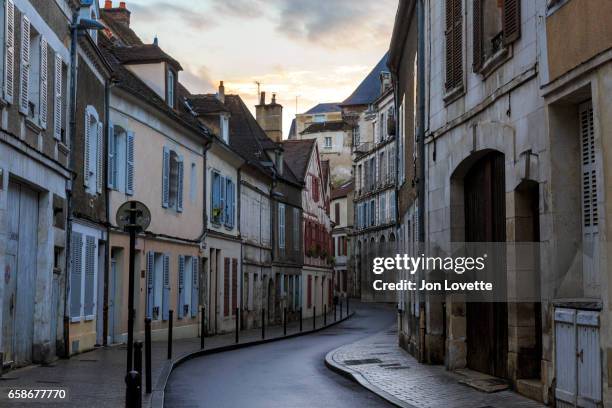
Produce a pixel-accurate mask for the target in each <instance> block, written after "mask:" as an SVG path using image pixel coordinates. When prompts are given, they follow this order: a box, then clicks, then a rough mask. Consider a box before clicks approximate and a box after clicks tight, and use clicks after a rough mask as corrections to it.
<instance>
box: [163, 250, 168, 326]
mask: <svg viewBox="0 0 612 408" xmlns="http://www.w3.org/2000/svg"><path fill="white" fill-rule="evenodd" d="M162 279H163V285H164V286H163V292H162V319H163V320H168V319H169V317H170V313H169V311H170V308H169V305H170V255H167V254H164V255H163V256H162Z"/></svg>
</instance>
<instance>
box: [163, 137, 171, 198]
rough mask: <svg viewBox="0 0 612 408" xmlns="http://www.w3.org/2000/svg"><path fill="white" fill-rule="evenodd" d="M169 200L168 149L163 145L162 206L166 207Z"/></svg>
mask: <svg viewBox="0 0 612 408" xmlns="http://www.w3.org/2000/svg"><path fill="white" fill-rule="evenodd" d="M169 202H170V149H168V148H167V147H166V146H164V154H163V158H162V207H164V208H168V203H169Z"/></svg>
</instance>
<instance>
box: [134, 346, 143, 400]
mask: <svg viewBox="0 0 612 408" xmlns="http://www.w3.org/2000/svg"><path fill="white" fill-rule="evenodd" d="M134 371H136V372H138V391H139V392H138V401H139V402H138V404H139V405H138V406H142V342H141V341H136V342H134Z"/></svg>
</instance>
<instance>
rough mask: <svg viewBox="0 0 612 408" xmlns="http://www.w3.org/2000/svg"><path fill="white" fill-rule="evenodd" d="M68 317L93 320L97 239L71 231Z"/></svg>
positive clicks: (73, 320) (94, 311)
mask: <svg viewBox="0 0 612 408" xmlns="http://www.w3.org/2000/svg"><path fill="white" fill-rule="evenodd" d="M70 250H71V268H70V318H71V321H72V322H77V321H81V320H93V319H94V318H95V314H96V300H97V299H96V293H97V289H96V284H97V276H98V273H97V269H98V240H97V238H96V237H95V236H92V235H86V234H83V233H80V232H73V233H72V236H71V245H70Z"/></svg>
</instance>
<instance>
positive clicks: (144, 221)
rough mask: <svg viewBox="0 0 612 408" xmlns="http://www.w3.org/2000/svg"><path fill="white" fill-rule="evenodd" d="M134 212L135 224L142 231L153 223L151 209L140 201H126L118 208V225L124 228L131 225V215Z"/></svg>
mask: <svg viewBox="0 0 612 408" xmlns="http://www.w3.org/2000/svg"><path fill="white" fill-rule="evenodd" d="M132 212H134V213H135V215H136V219H135V221H136V222H135V223H134V226H136V227H138V228H140V229H141V230H142V231H144V230H146V229H147V228H149V224H151V211H149V209H148V208H147V206H146V205H144V204H143V203H141V202H140V201H126V202H125V203H123V204H121V207H119V209H118V210H117V225H118V226H119V227H121V228H123V229H124V230H126V229H128V228H129V227H131V226H132V225H131V224H130V215H131V213H132Z"/></svg>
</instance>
